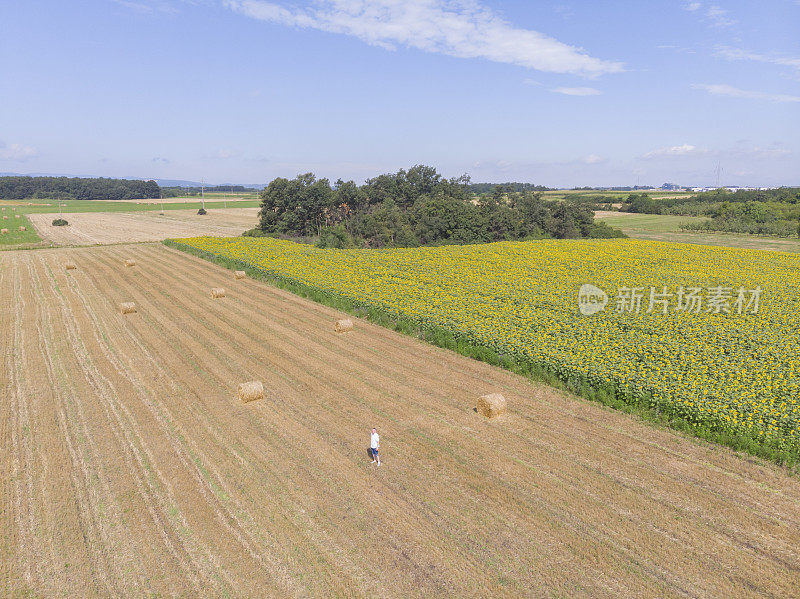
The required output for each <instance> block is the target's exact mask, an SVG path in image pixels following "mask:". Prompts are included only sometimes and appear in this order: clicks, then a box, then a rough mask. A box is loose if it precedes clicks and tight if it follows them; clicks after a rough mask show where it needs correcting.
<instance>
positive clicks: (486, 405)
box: [475, 393, 506, 418]
mask: <svg viewBox="0 0 800 599" xmlns="http://www.w3.org/2000/svg"><path fill="white" fill-rule="evenodd" d="M475 410H476V411H477V412H478V414H481V415H482V416H486V417H487V418H494V417H495V416H499V415H500V414H503V413H504V412H505V411H506V398H505V397H503V396H502V395H500V394H499V393H490V394H489V395H483V396H482V397H480V398H478V405H476V406H475Z"/></svg>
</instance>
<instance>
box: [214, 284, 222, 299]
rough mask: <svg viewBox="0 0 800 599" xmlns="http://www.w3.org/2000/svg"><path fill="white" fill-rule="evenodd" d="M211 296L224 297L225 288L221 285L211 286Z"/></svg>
mask: <svg viewBox="0 0 800 599" xmlns="http://www.w3.org/2000/svg"><path fill="white" fill-rule="evenodd" d="M211 297H213V298H214V299H218V298H221V297H225V289H224V288H223V287H212V288H211Z"/></svg>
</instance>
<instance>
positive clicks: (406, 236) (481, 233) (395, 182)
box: [248, 165, 623, 248]
mask: <svg viewBox="0 0 800 599" xmlns="http://www.w3.org/2000/svg"><path fill="white" fill-rule="evenodd" d="M259 216H260V221H259V226H258V227H257V228H256V229H253V230H252V231H249V232H248V234H249V235H256V236H261V235H273V236H284V237H290V238H308V239H310V240H311V239H316V241H317V244H318V245H320V246H322V247H371V248H380V247H415V246H419V245H432V244H464V243H483V242H491V241H503V240H519V239H528V238H559V239H567V238H585V237H620V236H623V235H622V233H621V232H620V231H618V230H616V229H613V228H611V227H609V226H607V225H605V224H604V223H599V222H598V223H596V222H595V221H594V214H593V212H592V210H591V209H590V208H589V207H587V206H582V205H576V204H568V203H565V202H559V201H548V200H544V199H542V197H541V194H540V193H538V192H535V191H532V190H523V191H514V190H513V189H509V188H507V187H503V186H494V188H493V192H492V193H486V194H482V195H477V196H476V195H475V194H474V193H473V192H472V190H471V187H470V179H469V177H468V176H466V175H464V176H461V177H458V178H452V179H446V178H444V177H443V176H442V175H440V174H439V173H438V172H437V171H436V169H435V168H433V167H430V166H425V165H417V166H414V167H412V168H410V169H408V170H402V169H401V170H400V171H398V172H396V173H389V174H383V175H379V176H377V177H375V178H373V179H368V180H367V181H366V182H365V183H364V184H363V185H357V184H356V183H354V182H353V181H342V180H341V179H339V180H337V181H336V182H335V183H334V184H333V185H331V183H330V181H329V180H328V179H318V178H317V177H316V176H315V175H314V174H312V173H306V174H303V175H299V176H297V177H296V178H294V179H291V180H289V179H285V178H277V179H275V180H273V181H272V182H271V183H270V184H269V185H268V186H267V187H266V188H265V189H264V190H263V192H262V193H261V210H260V212H259Z"/></svg>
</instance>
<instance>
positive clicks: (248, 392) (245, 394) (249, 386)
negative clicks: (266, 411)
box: [238, 381, 264, 403]
mask: <svg viewBox="0 0 800 599" xmlns="http://www.w3.org/2000/svg"><path fill="white" fill-rule="evenodd" d="M238 395H239V399H240V400H241V402H242V403H247V402H248V401H255V400H257V399H264V385H262V384H261V381H250V382H248V383H242V384H241V385H239V391H238Z"/></svg>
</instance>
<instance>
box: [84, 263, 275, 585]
mask: <svg viewBox="0 0 800 599" xmlns="http://www.w3.org/2000/svg"><path fill="white" fill-rule="evenodd" d="M105 266H106V267H107V268H111V269H116V268H119V265H117V264H113V265H105ZM101 280H102V278H101ZM76 293H78V294H79V295H80V296H81V299H82V301H83V302H84V307H85V309H86V312H87V313H88V314H90V315H91V317H92V320H93V325H94V327H95V329H96V330H98V331H101V332H107V337H112V338H115V339H117V341H118V345H120V344H121V341H120V340H121V338H122V337H125V336H126V335H129V333H128V332H127V331H125V328H122V327H119V326H117V327H113V326H109V322H112V319H110V318H108V316H106V317H105V318H103V317H102V316H98V313H101V312H102V313H105V314H106V315H109V314H113V312H112V310H113V307H112V305H110V304H109V303H108V302H107V301H104V302H103V303H102V304H101V306H100V309H99V310H97V309H93V308H91V307H89V305H88V302H87V300H86V297H85V293H80V292H78V291H77V289H76ZM119 319H120V316H119V315H114V318H113V320H115V321H117V323H118V322H119ZM112 328H114V329H115V330H112ZM89 333H90V334H91V332H89ZM131 340H132V342H133V344H132V345H133V346H132V347H130V348H124V349H128V350H129V352H128V355H129V356H143V357H145V358H147V362H146V364H145V366H144V367H143V368H141V369H140V370H139V371H138V373H137V369H136V367H135V365H134V363H133V361H132V360H126V363H123V361H122V360H121V359H120V358H118V357H117V356H116V353H117V352H114V350H113V348H111V347H110V346H109V345H108V342H107V341H105V340H104V339H101V338H100V337H99V336H97V335H96V334H95V341H96V343H97V346H98V347H101V348H102V349H103V351H104V353H105V357H106V359H108V361H109V363H110V364H111V365H112V366H113V368H114V369H115V370H116V372H117V373H118V374H119V375H120V376H124V377H125V378H127V379H128V380H129V381H130V383H131V384H132V385H133V387H134V389H133V390H132V391H131V392H132V393H136V394H138V395H139V397H140V399H141V405H142V406H147V408H148V409H149V416H150V417H152V420H153V422H155V423H157V424H158V426H159V427H160V428H161V430H162V432H164V433H167V434H168V435H172V436H166V437H165V439H167V440H168V441H169V442H170V449H171V452H170V453H172V454H173V455H174V456H177V457H178V458H179V459H180V462H181V465H182V471H183V472H185V473H192V474H193V475H194V476H193V478H194V483H195V484H196V487H197V488H198V489H199V490H200V492H201V494H202V496H203V497H202V498H203V501H204V503H206V504H208V505H213V506H214V510H215V512H214V514H215V516H214V517H215V518H216V519H217V520H220V521H221V522H224V524H225V526H226V527H227V528H228V533H230V534H232V535H233V536H234V537H236V538H237V539H238V540H239V541H240V542H241V543H242V544H243V545H244V547H243V549H244V550H245V551H246V552H248V553H249V554H250V556H251V558H252V559H254V560H255V561H256V562H259V563H261V565H262V566H264V567H266V566H267V563H266V562H265V561H264V558H263V557H262V556H261V555H260V554H259V553H257V552H256V551H255V550H254V549H253V547H252V546H251V545H250V544H249V543H248V542H247V541H246V540H244V538H243V536H242V534H241V532H240V531H238V530H235V529H234V528H232V527H231V524H230V522H231V521H235V520H236V518H235V516H234V515H233V514H231V513H223V512H225V511H226V508H225V506H224V504H223V503H220V502H219V500H218V499H217V497H216V494H217V490H216V489H215V486H216V488H217V489H218V488H220V486H223V487H224V484H225V483H224V482H222V481H211V483H209V482H208V481H206V480H205V478H204V472H203V470H204V467H203V462H204V460H202V459H201V458H198V456H196V455H194V454H193V453H192V452H191V450H190V451H188V452H187V451H186V448H185V447H184V446H183V445H182V444H181V443H182V442H179V439H182V440H184V439H190V438H191V436H193V435H196V434H197V430H192V431H191V434H190V433H189V432H187V431H181V430H179V429H176V427H175V425H174V421H173V419H172V418H171V416H170V414H169V412H168V410H167V409H166V408H165V406H164V405H160V403H159V402H158V397H157V396H158V393H157V392H154V391H148V389H147V388H146V386H145V382H144V379H145V378H155V377H153V373H154V372H157V373H159V374H160V375H161V379H162V380H164V381H166V382H167V387H168V389H164V391H163V392H162V393H161V395H162V396H163V395H174V394H175V393H176V392H178V391H179V389H178V388H177V387H176V385H175V384H174V383H172V382H171V377H170V376H169V375H167V374H166V373H165V372H164V371H163V369H162V368H161V367H160V366H159V362H160V360H159V359H158V358H156V357H153V356H152V355H151V353H150V351H149V350H148V348H147V347H145V346H143V345H141V344H140V343H139V342H138V340H137V339H136V338H135V337H131ZM147 385H150V386H152V382H150V381H148V382H147ZM145 418H147V415H145ZM130 419H131V422H133V421H134V420H133V417H132V416H131V417H130ZM175 433H177V435H175ZM220 441H221V442H223V441H224V439H223V438H220ZM148 457H149V458H150V459H149V463H150V464H152V465H153V467H154V468H155V469H156V472H158V469H157V463H158V462H159V460H158V459H157V458H156V457H154V456H148ZM198 462H199V463H198ZM159 477H160V478H161V484H162V485H163V486H164V487H166V488H168V489H170V495H171V499H170V501H171V502H173V505H174V502H175V501H176V498H177V497H176V495H177V492H176V491H174V490H172V487H173V486H175V485H173V484H172V483H170V478H171V477H164V476H163V475H161V474H160V473H159ZM184 490H185V489H184ZM223 494H224V489H223ZM181 524H182V526H184V527H187V528H188V525H187V523H186V522H185V521H183V522H182V523H181ZM209 559H213V558H211V557H209ZM219 576H220V577H223V578H227V573H226V572H225V571H224V570H220V572H219ZM228 582H229V583H230V582H231V581H228ZM273 590H274V589H273Z"/></svg>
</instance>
